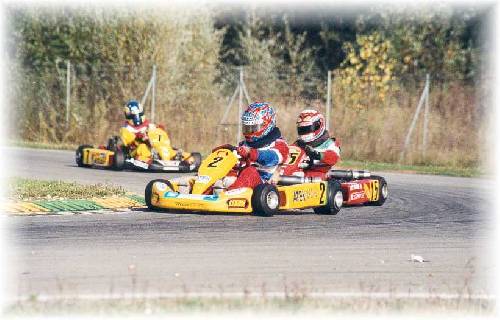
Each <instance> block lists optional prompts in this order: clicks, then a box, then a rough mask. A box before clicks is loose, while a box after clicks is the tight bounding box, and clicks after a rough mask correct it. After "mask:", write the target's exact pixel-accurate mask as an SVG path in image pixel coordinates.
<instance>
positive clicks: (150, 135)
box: [120, 120, 177, 164]
mask: <svg viewBox="0 0 500 320" xmlns="http://www.w3.org/2000/svg"><path fill="white" fill-rule="evenodd" d="M120 137H121V140H122V142H123V145H124V146H126V147H127V148H129V150H130V156H131V157H133V158H134V159H136V160H139V161H142V162H145V163H149V164H150V163H151V162H152V153H151V148H154V150H155V151H156V152H157V153H158V156H159V157H160V159H162V160H170V159H172V158H173V157H175V156H176V154H177V151H176V150H174V149H173V148H172V146H171V144H170V139H169V137H168V134H167V133H166V132H165V130H163V129H162V128H160V127H157V126H156V125H154V124H152V123H149V121H148V120H145V121H144V122H143V123H142V124H140V125H138V126H132V125H130V124H129V123H128V122H125V125H124V126H123V127H122V128H120Z"/></svg>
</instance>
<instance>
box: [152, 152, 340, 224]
mask: <svg viewBox="0 0 500 320" xmlns="http://www.w3.org/2000/svg"><path fill="white" fill-rule="evenodd" d="M241 166H244V164H243V165H242V164H241V162H240V160H239V159H238V156H237V154H236V151H235V150H231V148H225V149H219V150H215V151H214V152H212V153H211V154H210V155H209V156H208V157H207V158H206V159H205V160H203V161H202V163H201V165H200V168H199V169H198V174H197V175H195V176H191V177H187V178H184V179H179V178H177V179H171V180H162V179H157V180H152V181H151V182H149V183H148V185H147V186H146V190H145V200H146V204H147V206H148V208H149V209H150V210H161V209H170V210H180V211H201V212H230V213H248V214H251V213H253V214H254V215H258V216H272V215H273V214H274V213H276V212H278V211H286V210H292V209H310V208H313V209H314V212H316V213H318V214H337V213H338V212H339V210H340V208H341V207H342V203H343V195H342V190H341V186H340V183H339V182H338V181H335V180H330V181H317V180H313V179H308V178H304V177H296V176H280V177H277V178H276V182H275V184H271V183H263V184H260V185H258V186H257V187H255V188H254V189H251V188H238V189H232V190H227V188H224V186H223V184H221V183H216V182H217V181H219V182H220V181H221V179H223V178H224V177H226V176H227V175H228V173H229V172H230V171H231V170H235V169H236V170H239V169H241Z"/></svg>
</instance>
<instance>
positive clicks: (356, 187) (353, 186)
mask: <svg viewBox="0 0 500 320" xmlns="http://www.w3.org/2000/svg"><path fill="white" fill-rule="evenodd" d="M360 189H362V187H361V183H352V184H350V185H349V190H350V191H352V190H360Z"/></svg>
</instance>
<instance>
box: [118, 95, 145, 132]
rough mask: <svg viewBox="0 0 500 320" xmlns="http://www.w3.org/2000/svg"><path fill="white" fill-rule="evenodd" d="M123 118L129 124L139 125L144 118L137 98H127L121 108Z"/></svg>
mask: <svg viewBox="0 0 500 320" xmlns="http://www.w3.org/2000/svg"><path fill="white" fill-rule="evenodd" d="M123 111H124V113H125V118H126V119H127V121H128V123H129V124H130V125H131V126H138V125H141V124H142V123H143V122H144V120H145V117H144V109H143V108H142V105H141V104H140V103H139V102H138V101H137V100H129V101H128V102H127V104H126V105H125V107H124V108H123Z"/></svg>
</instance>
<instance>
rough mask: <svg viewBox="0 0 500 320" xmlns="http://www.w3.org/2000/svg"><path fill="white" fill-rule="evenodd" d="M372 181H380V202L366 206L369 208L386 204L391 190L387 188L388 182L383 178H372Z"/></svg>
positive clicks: (369, 203)
mask: <svg viewBox="0 0 500 320" xmlns="http://www.w3.org/2000/svg"><path fill="white" fill-rule="evenodd" d="M370 178H371V179H375V180H378V185H379V188H378V200H377V201H373V202H368V203H367V204H366V205H368V206H381V205H383V204H384V202H385V200H387V197H388V196H389V189H388V187H387V182H386V181H385V179H384V178H383V177H381V176H371V177H370Z"/></svg>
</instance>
